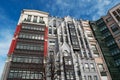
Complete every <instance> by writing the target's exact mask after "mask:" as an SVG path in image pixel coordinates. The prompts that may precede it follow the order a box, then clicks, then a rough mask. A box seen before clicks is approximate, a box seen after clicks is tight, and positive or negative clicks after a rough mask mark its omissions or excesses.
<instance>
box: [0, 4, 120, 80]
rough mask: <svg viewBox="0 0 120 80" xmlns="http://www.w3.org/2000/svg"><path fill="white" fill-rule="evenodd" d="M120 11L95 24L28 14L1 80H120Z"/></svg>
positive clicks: (114, 10)
mask: <svg viewBox="0 0 120 80" xmlns="http://www.w3.org/2000/svg"><path fill="white" fill-rule="evenodd" d="M118 6H120V5H117V8H116V7H114V8H112V9H111V10H109V12H108V14H107V16H104V17H102V18H101V19H99V20H97V21H96V22H91V21H88V20H76V19H74V18H71V17H70V16H66V17H64V18H58V17H52V16H49V13H46V12H42V11H37V10H23V11H22V12H21V15H20V19H19V21H18V25H17V27H16V31H15V33H14V37H13V40H12V43H11V46H10V49H9V52H8V58H7V60H6V64H5V68H4V70H3V74H2V80H120V78H119V69H120V68H119V64H118V63H119V59H120V57H119V53H120V44H119V39H120V33H119V31H120V24H119V18H118V17H117V16H119V17H120V14H119V10H120V7H118ZM115 13H116V14H117V15H116V14H115ZM113 16H114V17H113ZM107 21H108V22H107ZM109 24H110V25H109ZM116 26H117V28H116ZM112 31H113V32H112ZM102 34H104V35H102ZM115 55H117V56H115ZM115 63H116V64H115Z"/></svg>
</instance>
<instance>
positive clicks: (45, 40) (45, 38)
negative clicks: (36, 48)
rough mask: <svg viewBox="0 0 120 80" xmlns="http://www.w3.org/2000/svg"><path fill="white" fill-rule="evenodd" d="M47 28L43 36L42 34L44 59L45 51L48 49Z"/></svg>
mask: <svg viewBox="0 0 120 80" xmlns="http://www.w3.org/2000/svg"><path fill="white" fill-rule="evenodd" d="M47 41H48V28H47V27H46V28H45V34H44V57H46V56H47V49H48V43H47Z"/></svg>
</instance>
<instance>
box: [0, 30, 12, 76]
mask: <svg viewBox="0 0 120 80" xmlns="http://www.w3.org/2000/svg"><path fill="white" fill-rule="evenodd" d="M12 33H13V32H12V30H8V29H3V30H1V31H0V37H1V39H0V65H1V66H0V76H1V74H2V72H3V68H4V64H5V60H6V57H7V53H8V50H9V47H10V43H11V40H12V36H13V35H12Z"/></svg>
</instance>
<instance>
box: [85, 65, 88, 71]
mask: <svg viewBox="0 0 120 80" xmlns="http://www.w3.org/2000/svg"><path fill="white" fill-rule="evenodd" d="M85 71H89V65H88V63H85Z"/></svg>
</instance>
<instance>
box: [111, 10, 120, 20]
mask: <svg viewBox="0 0 120 80" xmlns="http://www.w3.org/2000/svg"><path fill="white" fill-rule="evenodd" d="M113 15H114V16H115V18H116V19H117V20H118V21H120V16H119V15H118V14H117V13H116V12H115V11H114V12H113Z"/></svg>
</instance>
